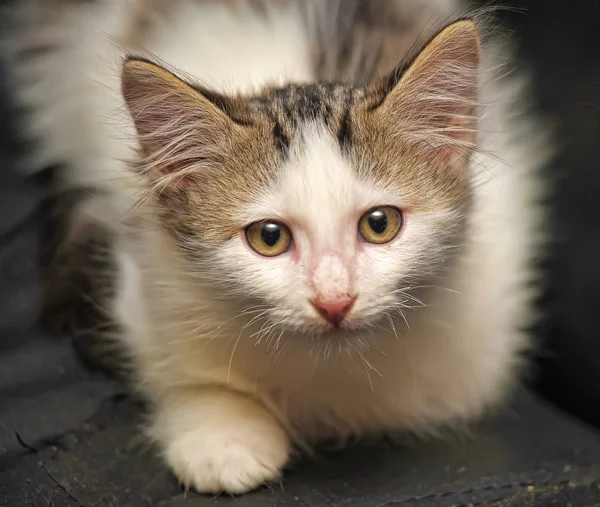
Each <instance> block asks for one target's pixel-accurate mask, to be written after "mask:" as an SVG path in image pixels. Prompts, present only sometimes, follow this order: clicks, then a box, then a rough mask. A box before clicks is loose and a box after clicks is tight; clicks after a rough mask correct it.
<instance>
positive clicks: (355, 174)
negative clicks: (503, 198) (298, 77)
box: [123, 20, 479, 333]
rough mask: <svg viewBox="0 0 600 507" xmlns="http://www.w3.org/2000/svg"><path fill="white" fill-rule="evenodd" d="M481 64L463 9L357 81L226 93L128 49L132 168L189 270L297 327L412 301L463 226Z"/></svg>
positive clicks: (361, 320) (320, 327)
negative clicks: (384, 71)
mask: <svg viewBox="0 0 600 507" xmlns="http://www.w3.org/2000/svg"><path fill="white" fill-rule="evenodd" d="M478 65H479V36H478V31H477V28H476V26H475V24H474V23H473V22H471V21H468V20H464V21H459V22H456V23H453V24H451V25H449V26H447V27H446V28H445V29H443V30H442V31H441V32H439V33H438V34H437V35H436V36H435V37H434V38H433V39H432V40H431V41H430V42H429V43H428V44H427V45H426V46H425V47H424V48H423V49H422V51H421V52H420V53H418V54H417V55H416V56H415V57H413V58H412V59H411V60H410V61H408V62H407V63H405V64H403V65H402V66H400V67H398V68H397V69H396V70H395V71H394V72H393V73H392V74H391V75H390V76H388V77H387V78H386V79H383V80H378V81H377V82H374V83H369V84H367V85H365V86H351V85H345V84H332V83H321V84H314V85H297V86H295V85H292V86H287V87H284V88H269V89H265V90H264V91H263V92H262V93H261V94H259V95H256V96H251V97H246V96H238V97H229V96H223V95H221V94H216V93H214V92H210V91H208V90H205V89H201V88H196V87H194V86H193V85H190V84H188V83H186V82H185V81H184V80H182V79H180V78H178V77H176V76H174V75H173V74H171V73H170V72H168V71H166V70H164V69H163V68H162V67H160V66H158V65H156V64H154V63H151V62H148V61H143V60H138V59H130V60H128V61H127V62H126V64H125V67H124V72H123V94H124V97H125V100H126V103H127V105H128V107H129V110H130V111H131V113H132V116H133V119H134V122H135V125H136V128H137V131H138V134H139V138H140V144H141V146H142V148H143V150H144V161H143V173H144V174H145V175H146V177H147V178H148V180H149V181H150V182H151V184H152V186H153V189H154V190H155V196H156V202H157V206H158V208H159V211H160V213H159V214H158V216H159V217H160V220H161V221H162V224H163V225H164V226H165V227H166V228H167V229H168V230H169V231H170V232H171V233H172V237H173V238H174V239H175V242H176V244H177V247H178V248H180V249H182V251H184V252H185V257H186V258H187V261H188V262H189V266H190V267H189V271H190V274H191V276H193V275H196V276H197V277H198V283H203V284H212V285H213V286H214V287H215V294H216V295H217V297H225V298H228V299H230V300H232V301H235V302H236V304H238V305H240V306H241V307H242V308H243V307H244V306H247V307H249V306H253V305H257V308H259V309H260V310H261V311H264V314H263V316H266V317H267V318H270V320H271V321H272V322H274V323H277V324H281V325H284V326H289V328H291V329H295V330H298V331H306V332H317V333H318V332H323V333H329V332H332V331H335V332H339V330H340V329H341V330H351V329H357V328H363V327H365V326H369V325H372V324H374V323H376V322H377V321H378V320H380V319H382V318H386V315H389V314H393V313H394V312H395V311H396V310H398V309H402V308H403V307H405V306H410V304H411V296H410V294H407V292H409V287H410V286H414V285H415V284H417V283H420V282H419V280H422V278H423V277H424V276H431V275H433V274H435V273H436V272H437V270H438V269H439V267H440V266H441V265H442V264H443V262H444V260H445V258H446V256H447V255H448V252H447V247H448V245H451V244H452V243H453V242H456V241H457V238H459V237H460V233H461V229H462V228H463V224H464V221H463V217H464V212H465V210H466V208H467V206H468V202H469V196H470V174H469V158H470V155H471V152H472V150H473V149H474V142H475V136H474V129H475V127H476V120H475V111H474V102H475V100H476V95H477V74H478V72H477V71H478ZM250 318H252V314H251V313H249V317H248V319H250Z"/></svg>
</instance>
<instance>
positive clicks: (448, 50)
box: [377, 20, 481, 165]
mask: <svg viewBox="0 0 600 507" xmlns="http://www.w3.org/2000/svg"><path fill="white" fill-rule="evenodd" d="M480 50H481V48H480V37H479V30H478V28H477V25H476V24H475V22H473V21H471V20H460V21H456V22H454V23H452V24H450V25H448V26H446V27H445V28H444V29H442V30H441V31H440V32H438V34H437V35H436V36H434V37H433V38H432V39H431V41H430V42H429V43H428V44H426V45H425V47H424V48H423V49H422V50H421V51H420V53H418V54H417V56H416V57H415V58H414V59H413V60H412V61H411V62H410V63H409V64H408V65H403V66H401V67H399V68H397V69H396V70H395V71H394V72H393V73H392V74H391V75H390V76H389V77H388V78H387V79H386V84H385V86H386V88H387V90H388V92H387V95H386V97H385V99H384V101H383V103H382V104H381V106H380V107H379V108H378V109H377V113H378V114H382V115H384V121H387V122H393V123H394V125H395V126H396V130H397V131H398V133H399V135H402V136H404V137H405V138H406V140H407V141H408V142H409V143H414V144H417V145H419V146H422V147H424V148H425V152H428V153H430V154H431V155H433V156H435V157H436V160H439V161H441V162H442V163H445V164H448V165H457V164H460V163H461V161H462V162H464V161H466V160H468V158H469V157H470V155H471V153H472V151H473V149H474V147H475V137H476V127H477V111H476V109H477V108H476V101H477V87H478V74H479V60H480Z"/></svg>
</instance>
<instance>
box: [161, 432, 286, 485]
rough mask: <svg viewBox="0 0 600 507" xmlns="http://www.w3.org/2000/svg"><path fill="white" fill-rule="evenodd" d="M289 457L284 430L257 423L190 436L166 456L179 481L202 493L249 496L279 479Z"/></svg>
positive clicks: (180, 439)
mask: <svg viewBox="0 0 600 507" xmlns="http://www.w3.org/2000/svg"><path fill="white" fill-rule="evenodd" d="M288 457H289V442H288V439H287V436H286V435H285V433H284V432H283V431H282V430H281V428H279V427H275V426H273V425H272V424H267V423H265V424H261V423H259V422H257V421H253V422H251V423H250V424H248V423H247V422H245V421H240V422H239V423H238V425H234V426H231V425H230V426H227V427H223V428H213V429H212V431H211V430H207V429H202V430H197V431H192V432H189V433H187V434H184V435H181V436H180V437H178V438H177V439H176V440H175V441H173V442H172V443H171V444H170V445H169V446H168V448H167V452H166V459H167V462H168V464H169V466H170V467H171V469H172V470H173V472H174V473H175V475H176V476H177V478H178V479H179V480H180V481H181V482H182V483H183V484H184V485H185V486H188V487H192V488H194V489H196V490H197V491H198V492H200V493H220V492H225V493H231V494H242V493H247V492H248V491H251V490H253V489H255V488H257V487H259V486H260V485H262V484H264V483H266V482H271V481H274V480H277V479H279V477H280V475H281V469H282V468H283V466H284V465H285V463H286V461H287V460H288Z"/></svg>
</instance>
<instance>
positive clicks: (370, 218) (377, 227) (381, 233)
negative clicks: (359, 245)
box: [358, 206, 403, 245]
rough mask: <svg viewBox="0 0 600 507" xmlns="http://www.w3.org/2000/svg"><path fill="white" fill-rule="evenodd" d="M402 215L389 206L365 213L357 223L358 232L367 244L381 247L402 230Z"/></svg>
mask: <svg viewBox="0 0 600 507" xmlns="http://www.w3.org/2000/svg"><path fill="white" fill-rule="evenodd" d="M402 222H403V220H402V213H401V212H400V211H398V210H397V209H396V208H392V207H391V206H382V207H380V208H373V209H371V210H369V211H367V212H366V213H365V214H364V215H363V216H362V217H361V218H360V221H359V222H358V232H359V233H360V235H361V237H362V238H363V239H364V240H365V241H366V242H367V243H375V244H377V245H382V244H383V243H389V242H390V241H392V240H393V239H394V238H395V237H396V236H397V235H398V233H399V232H400V229H402Z"/></svg>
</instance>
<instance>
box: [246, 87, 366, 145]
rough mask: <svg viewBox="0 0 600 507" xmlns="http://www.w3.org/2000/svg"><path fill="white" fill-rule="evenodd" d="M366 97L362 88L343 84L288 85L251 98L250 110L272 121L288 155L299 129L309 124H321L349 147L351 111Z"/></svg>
mask: <svg viewBox="0 0 600 507" xmlns="http://www.w3.org/2000/svg"><path fill="white" fill-rule="evenodd" d="M364 96H365V93H364V90H363V89H362V88H357V87H352V86H349V85H344V84H337V83H317V84H308V85H289V86H286V87H283V88H269V89H267V90H265V92H264V93H263V94H261V95H259V96H256V97H253V98H251V99H250V100H249V109H250V112H251V113H252V114H255V115H259V116H263V117H266V118H267V119H268V121H270V122H272V124H273V130H272V132H273V136H274V137H275V139H276V144H277V146H278V148H280V149H281V150H282V151H283V152H287V150H288V149H289V148H290V145H291V143H292V139H293V138H294V137H296V136H297V135H298V134H299V133H300V131H299V127H300V126H302V125H306V124H308V123H320V124H321V125H323V126H324V127H325V129H326V130H328V131H329V132H331V133H332V135H333V136H334V137H335V138H337V139H338V142H339V143H340V144H341V145H348V144H350V142H351V137H352V134H351V124H350V111H351V109H352V107H353V106H354V105H355V104H356V103H357V102H358V101H359V100H361V99H363V98H364Z"/></svg>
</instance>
